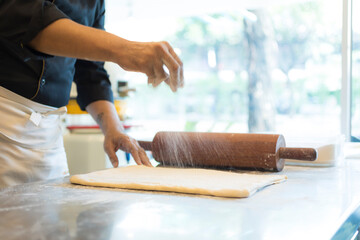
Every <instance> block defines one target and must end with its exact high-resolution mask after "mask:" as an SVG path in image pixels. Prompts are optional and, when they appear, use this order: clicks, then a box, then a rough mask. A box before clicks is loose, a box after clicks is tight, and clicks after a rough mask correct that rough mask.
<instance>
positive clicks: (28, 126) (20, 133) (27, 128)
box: [0, 87, 69, 189]
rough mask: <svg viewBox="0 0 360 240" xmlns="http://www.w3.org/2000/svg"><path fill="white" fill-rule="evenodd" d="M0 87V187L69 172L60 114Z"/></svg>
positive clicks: (45, 178)
mask: <svg viewBox="0 0 360 240" xmlns="http://www.w3.org/2000/svg"><path fill="white" fill-rule="evenodd" d="M65 113H66V107H61V108H54V107H50V106H46V105H43V104H40V103H36V102H33V101H31V100H29V99H27V98H24V97H22V96H20V95H18V94H15V93H13V92H11V91H9V90H7V89H5V88H2V87H0V189H1V188H4V187H7V186H13V185H17V184H21V183H26V182H33V181H39V180H47V179H51V178H57V177H64V176H66V175H68V174H69V171H68V166H67V161H66V154H65V149H64V145H63V138H62V132H61V126H60V115H62V114H65Z"/></svg>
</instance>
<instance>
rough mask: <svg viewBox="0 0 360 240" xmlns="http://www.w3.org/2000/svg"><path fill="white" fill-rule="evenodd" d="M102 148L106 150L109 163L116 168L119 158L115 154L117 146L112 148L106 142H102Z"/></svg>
mask: <svg viewBox="0 0 360 240" xmlns="http://www.w3.org/2000/svg"><path fill="white" fill-rule="evenodd" d="M104 150H105V152H106V154H107V155H108V157H109V159H110V162H111V164H112V165H113V167H114V168H117V167H118V165H119V159H118V157H117V156H116V151H117V150H118V149H117V148H112V147H110V146H108V144H104Z"/></svg>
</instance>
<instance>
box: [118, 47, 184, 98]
mask: <svg viewBox="0 0 360 240" xmlns="http://www.w3.org/2000/svg"><path fill="white" fill-rule="evenodd" d="M122 44H123V45H122V47H121V48H120V49H119V51H118V56H117V61H116V62H117V63H118V64H119V65H120V66H121V67H122V68H123V69H124V70H127V71H134V72H142V73H145V74H146V75H147V77H148V84H152V85H153V86H154V87H157V86H158V85H159V84H160V83H161V82H165V83H166V84H168V85H169V86H170V88H171V90H172V91H173V92H176V91H177V89H178V88H179V87H183V86H184V74H183V63H182V62H181V60H180V58H179V57H178V56H177V55H176V53H175V52H174V50H173V48H172V47H171V46H170V44H169V43H167V42H148V43H141V42H131V41H127V42H126V44H124V42H122ZM164 65H165V66H166V68H167V69H168V70H169V73H170V76H169V74H167V73H166V72H165V70H164Z"/></svg>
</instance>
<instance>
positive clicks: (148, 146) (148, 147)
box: [137, 141, 152, 151]
mask: <svg viewBox="0 0 360 240" xmlns="http://www.w3.org/2000/svg"><path fill="white" fill-rule="evenodd" d="M137 142H138V143H139V145H140V147H142V148H143V149H144V150H145V151H152V142H150V141H137Z"/></svg>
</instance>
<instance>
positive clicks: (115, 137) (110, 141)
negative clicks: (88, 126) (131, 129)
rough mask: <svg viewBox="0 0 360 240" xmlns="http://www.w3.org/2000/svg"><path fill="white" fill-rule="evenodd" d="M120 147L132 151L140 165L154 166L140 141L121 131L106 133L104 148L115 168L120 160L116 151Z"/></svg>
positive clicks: (125, 150)
mask: <svg viewBox="0 0 360 240" xmlns="http://www.w3.org/2000/svg"><path fill="white" fill-rule="evenodd" d="M119 149H120V150H122V151H124V152H128V153H131V155H132V156H133V158H134V160H135V162H136V163H137V164H138V165H145V166H148V167H152V165H151V163H150V160H149V158H148V157H147V155H146V153H145V151H144V149H142V148H141V147H140V146H139V144H138V142H137V141H136V140H135V139H133V138H131V137H129V136H128V135H126V134H124V133H122V132H120V131H116V132H113V133H110V134H106V135H105V140H104V150H105V152H106V154H107V155H108V156H109V158H110V161H111V164H112V165H113V167H115V168H116V167H117V166H118V165H119V160H118V158H117V156H116V152H117V151H118V150H119Z"/></svg>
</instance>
